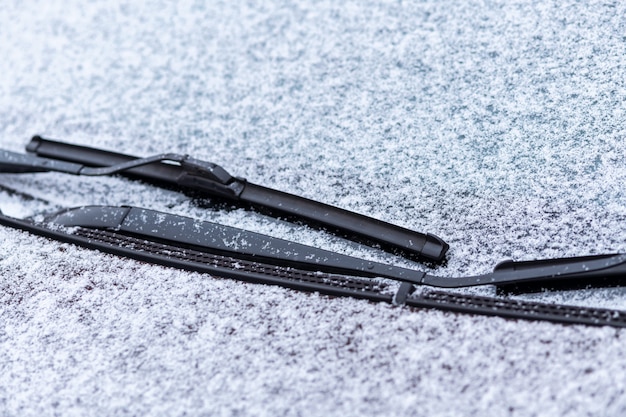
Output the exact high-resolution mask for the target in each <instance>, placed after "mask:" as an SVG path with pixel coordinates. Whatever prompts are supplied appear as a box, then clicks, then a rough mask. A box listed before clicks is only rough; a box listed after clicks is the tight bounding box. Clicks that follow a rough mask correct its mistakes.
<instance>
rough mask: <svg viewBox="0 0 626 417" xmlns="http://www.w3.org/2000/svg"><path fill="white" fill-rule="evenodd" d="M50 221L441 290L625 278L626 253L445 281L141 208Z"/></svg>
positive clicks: (71, 212) (77, 213) (78, 212)
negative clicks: (585, 279) (600, 278)
mask: <svg viewBox="0 0 626 417" xmlns="http://www.w3.org/2000/svg"><path fill="white" fill-rule="evenodd" d="M45 221H46V222H48V223H51V224H54V225H59V226H64V227H84V228H91V229H107V230H114V231H116V232H117V233H122V234H127V235H131V236H135V237H139V238H145V239H149V240H152V241H158V242H169V243H171V244H175V245H176V246H178V247H189V248H195V249H197V250H202V251H209V252H211V253H217V254H222V255H228V256H231V257H234V258H239V259H244V260H250V261H258V262H261V263H265V264H272V265H277V266H288V267H293V268H298V269H303V270H310V271H321V272H326V273H334V274H344V275H350V276H358V277H369V278H373V277H381V278H387V279H391V280H395V281H399V282H405V283H410V284H413V285H423V286H429V287H438V288H462V287H475V286H483V285H495V286H508V285H513V284H524V283H541V282H548V281H549V282H553V281H557V280H564V281H567V280H571V279H580V278H589V279H594V278H598V277H620V278H626V254H612V255H597V256H587V257H580V258H562V259H553V260H540V261H524V262H513V261H507V262H505V263H501V264H499V265H498V266H496V268H495V269H494V271H493V272H491V273H487V274H483V275H476V276H467V277H440V276H435V275H430V274H426V273H425V272H422V271H419V270H415V269H408V268H402V267H398V266H393V265H387V264H383V263H379V262H374V261H369V260H365V259H361V258H356V257H352V256H348V255H343V254H340V253H336V252H332V251H327V250H323V249H319V248H316V247H312V246H308V245H303V244H299V243H296V242H292V241H288V240H284V239H279V238H275V237H271V236H267V235H264V234H260V233H255V232H251V231H247V230H243V229H239V228H236V227H232V226H225V225H220V224H216V223H211V222H206V221H198V220H195V219H192V218H188V217H183V216H179V215H174V214H169V213H163V212H158V211H154V210H148V209H143V208H136V207H111V206H87V207H79V208H73V209H67V210H64V211H61V212H59V213H55V214H53V215H50V216H47V217H46V220H45Z"/></svg>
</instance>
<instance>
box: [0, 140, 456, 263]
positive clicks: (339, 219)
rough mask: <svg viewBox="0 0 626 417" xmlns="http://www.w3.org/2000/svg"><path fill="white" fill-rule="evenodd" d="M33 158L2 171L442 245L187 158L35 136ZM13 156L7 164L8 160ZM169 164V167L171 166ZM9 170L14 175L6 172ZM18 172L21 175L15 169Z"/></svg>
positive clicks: (359, 235)
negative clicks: (173, 195) (234, 206)
mask: <svg viewBox="0 0 626 417" xmlns="http://www.w3.org/2000/svg"><path fill="white" fill-rule="evenodd" d="M26 149H27V150H28V151H29V152H31V153H34V154H36V155H37V156H39V158H34V157H33V156H32V155H21V154H16V155H20V156H19V158H18V157H17V156H16V155H14V156H11V155H9V154H7V153H6V152H5V154H4V156H3V160H0V169H1V170H3V171H4V172H25V170H30V172H36V171H60V172H66V173H70V174H74V175H111V174H121V175H124V176H128V177H131V178H137V179H143V180H147V181H150V182H151V183H154V184H163V185H169V186H172V185H173V186H176V187H179V188H180V187H183V188H185V189H189V190H193V191H196V192H200V193H204V194H206V195H210V196H213V197H220V198H226V199H228V200H230V201H235V202H238V203H240V204H243V205H246V206H251V207H254V208H257V209H260V210H261V211H262V212H264V213H269V214H270V215H273V216H277V217H287V218H292V217H295V218H297V219H300V220H304V221H305V222H307V223H308V224H310V225H314V226H322V227H323V228H325V229H329V230H330V231H333V232H338V233H340V234H341V235H342V236H344V237H347V238H349V239H352V240H356V241H358V242H362V243H366V244H369V245H376V246H378V247H380V248H381V249H383V250H386V251H390V252H392V253H396V254H401V255H403V256H406V257H410V258H412V257H416V258H418V259H425V260H430V261H436V262H438V261H441V260H443V259H444V256H445V254H446V252H447V250H448V247H449V246H448V244H447V243H445V242H444V241H443V240H442V239H440V238H439V237H437V236H435V235H433V234H430V233H419V232H416V231H412V230H409V229H406V228H403V227H400V226H397V225H394V224H390V223H387V222H383V221H381V220H378V219H374V218H372V217H367V216H364V215H362V214H358V213H355V212H351V211H348V210H344V209H341V208H338V207H334V206H331V205H328V204H324V203H320V202H318V201H314V200H310V199H307V198H304V197H299V196H296V195H293V194H289V193H285V192H282V191H278V190H275V189H272V188H268V187H264V186H261V185H257V184H254V183H251V182H249V181H246V180H245V179H243V178H238V177H234V176H232V175H230V174H229V173H228V172H227V171H226V170H224V169H223V168H222V167H220V166H219V165H216V164H214V163H211V162H206V161H201V160H197V159H194V158H190V157H188V156H183V155H177V154H163V155H157V156H153V157H150V158H137V157H134V156H130V155H125V154H120V153H115V152H110V151H104V150H100V149H95V148H90V147H86V146H79V145H72V144H67V143H63V142H58V141H54V140H49V139H43V138H41V137H39V136H35V137H33V138H32V140H31V142H30V143H29V144H28V146H27V148H26ZM12 157H14V158H17V159H19V160H16V161H15V162H14V163H13V164H12V163H11V158H12ZM172 162H173V163H172ZM11 169H13V170H14V171H11ZM20 170H21V171H20Z"/></svg>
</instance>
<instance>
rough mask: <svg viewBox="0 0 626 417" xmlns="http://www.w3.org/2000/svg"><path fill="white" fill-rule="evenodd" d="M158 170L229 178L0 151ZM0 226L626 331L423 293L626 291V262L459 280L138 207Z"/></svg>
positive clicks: (232, 272) (616, 322) (557, 263)
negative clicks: (455, 290)
mask: <svg viewBox="0 0 626 417" xmlns="http://www.w3.org/2000/svg"><path fill="white" fill-rule="evenodd" d="M155 161H170V162H176V163H177V164H179V165H176V166H177V167H178V168H179V169H180V170H181V173H180V175H182V176H185V175H187V171H188V170H189V171H193V172H200V176H201V177H202V178H205V177H211V176H216V177H218V178H219V177H221V178H225V177H224V176H223V175H222V173H221V169H220V168H219V167H217V168H216V166H214V165H213V164H209V165H205V164H208V163H204V162H200V163H198V162H196V161H194V160H191V161H189V158H187V157H181V156H179V155H172V154H166V155H159V156H155V157H151V158H144V159H133V160H129V161H126V162H120V163H118V164H116V165H113V166H108V167H99V168H98V167H89V166H85V165H83V164H79V163H75V162H68V161H59V160H53V159H49V158H42V157H38V156H34V155H23V154H19V153H15V152H8V151H0V172H5V173H23V172H40V171H58V172H65V173H70V174H78V175H109V174H113V173H116V172H126V170H134V169H142V168H144V167H147V166H150V164H154V163H155ZM159 163H160V162H159ZM163 165H166V164H163ZM168 166H169V165H168ZM172 166H173V165H172ZM199 166H200V167H199ZM159 168H160V167H159ZM0 224H1V225H4V226H8V227H13V228H17V229H22V230H25V231H28V232H31V233H35V234H38V235H41V236H45V237H48V238H51V239H55V240H58V241H62V242H66V243H72V244H76V245H80V246H84V247H87V248H91V249H97V250H101V251H104V252H108V253H112V254H115V255H120V256H126V257H130V258H134V259H138V260H141V261H146V262H152V263H157V264H161V265H165V266H171V267H176V268H181V269H187V270H192V271H199V272H205V273H210V274H214V275H218V276H223V277H226V278H235V279H240V280H244V281H248V282H256V283H265V284H273V285H281V286H285V287H289V288H293V289H299V290H305V291H316V292H320V293H323V294H328V295H335V296H339V295H341V296H351V297H357V298H366V299H369V300H373V301H385V302H392V303H394V304H401V305H409V306H415V307H427V308H437V309H442V310H448V311H456V312H465V313H474V314H485V315H495V316H500V317H509V318H519V319H530V320H548V321H555V322H562V323H578V324H588V325H609V326H615V327H626V312H621V311H616V310H607V309H595V308H583V307H574V306H565V305H553V304H543V303H534V302H528V301H521V300H515V299H510V298H502V297H480V296H475V295H467V294H457V293H450V292H442V291H437V290H424V288H445V289H452V288H463V287H475V286H484V285H491V286H495V287H496V288H497V289H500V290H501V292H502V291H505V292H511V291H513V292H523V291H525V290H527V289H529V288H530V289H531V290H532V289H535V290H536V289H537V288H545V287H552V286H564V285H566V286H567V285H568V284H570V283H574V284H575V285H576V286H581V285H584V286H605V285H606V286H615V285H623V284H624V278H626V254H619V253H618V254H609V255H596V256H586V257H578V258H564V259H552V260H541V261H525V262H514V261H506V262H503V263H500V264H499V265H498V266H496V268H495V269H494V270H493V272H490V273H486V274H482V275H475V276H466V277H458V278H455V277H441V276H436V275H431V274H427V273H425V272H423V271H420V270H416V269H409V268H402V267H398V266H393V265H386V264H382V263H378V262H373V261H369V260H364V259H359V258H355V257H351V256H347V255H343V254H340V253H335V252H331V251H326V250H322V249H319V248H315V247H311V246H306V245H302V244H298V243H295V242H290V241H287V240H282V239H277V238H273V237H270V236H266V235H262V234H259V233H254V232H250V231H246V230H242V229H238V228H234V227H229V226H224V225H219V224H214V223H210V222H203V221H197V220H194V219H191V218H187V217H182V216H178V215H174V214H168V213H162V212H156V211H153V210H147V209H141V208H135V207H113V206H87V207H78V208H71V209H65V210H62V211H60V212H55V213H51V214H49V215H47V216H46V217H45V218H44V219H43V220H40V217H37V220H36V219H17V218H14V217H11V216H7V215H4V214H2V212H0ZM381 279H382V281H381ZM389 282H391V283H392V284H389Z"/></svg>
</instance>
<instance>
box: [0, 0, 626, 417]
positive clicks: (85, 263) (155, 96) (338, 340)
mask: <svg viewBox="0 0 626 417" xmlns="http://www.w3.org/2000/svg"><path fill="white" fill-rule="evenodd" d="M259 3H260V2H259ZM625 12H626V10H625V6H624V4H622V3H620V2H613V3H611V2H573V1H572V2H569V1H565V2H563V1H558V2H557V1H552V2H550V1H548V2H545V1H542V2H533V1H517V2H505V1H490V2H480V1H442V2H434V1H425V2H419V3H418V2H402V1H378V2H374V1H360V2H339V3H337V2H331V1H301V2H289V1H266V2H262V4H255V3H254V2H245V1H230V2H219V1H214V2H192V1H180V2H166V1H158V0H155V1H150V2H122V1H90V2H80V1H73V0H72V1H68V0H64V1H60V0H55V1H46V2H39V1H25V2H21V1H20V2H18V1H6V2H3V5H2V8H1V12H0V56H2V57H3V59H2V60H0V74H2V75H1V76H0V133H1V134H0V146H1V147H3V148H6V149H10V150H13V151H21V150H22V149H23V146H24V145H25V144H26V143H27V141H28V139H29V137H30V136H31V135H33V134H41V135H43V136H49V137H53V138H60V139H65V140H68V141H72V142H75V143H81V144H86V145H93V146H98V147H104V148H108V149H113V150H122V151H124V152H127V153H132V154H137V155H150V154H154V153H162V152H166V151H167V152H178V153H188V154H191V155H193V156H195V157H197V158H202V159H207V160H211V161H214V162H216V163H219V164H220V165H222V166H223V167H225V168H226V169H227V170H229V171H230V172H231V173H232V174H234V175H238V176H242V177H246V178H248V179H249V180H251V181H253V182H256V183H260V184H265V185H268V186H272V187H275V188H279V189H281V190H284V191H288V192H292V193H296V194H301V195H305V196H308V197H312V198H316V199H319V200H322V201H324V202H327V203H330V204H334V205H338V206H341V207H343V208H347V209H353V210H356V211H358V212H361V213H364V214H367V215H370V216H374V217H377V218H380V219H383V220H386V221H390V222H393V223H396V224H399V225H402V226H405V227H409V228H412V229H415V230H420V231H428V232H431V233H434V234H437V235H439V236H441V237H442V238H444V239H445V240H446V241H447V242H448V243H450V245H451V250H450V254H449V257H448V258H449V259H448V262H447V264H446V265H445V266H441V267H439V268H436V270H437V272H438V273H439V274H442V275H450V276H454V275H465V274H473V273H480V272H486V271H488V270H490V269H491V268H492V267H493V266H494V265H495V263H496V262H498V261H500V260H502V259H506V258H513V259H535V258H545V257H555V256H575V255H584V254H591V253H605V252H618V251H622V252H623V251H626V227H624V224H625V222H624V221H625V220H626V197H625V194H624V189H623V184H624V180H625V179H626V166H625V164H624V162H625V158H624V146H625V145H624V138H625V132H626V122H625V121H624V114H625V111H626V101H625V99H626V70H625V68H624V56H626V38H624V33H626V17H625ZM0 185H2V187H6V188H9V189H18V190H21V191H23V192H24V193H26V194H29V195H31V196H33V197H35V198H34V199H32V198H31V199H29V198H26V197H24V196H20V195H15V194H13V193H9V192H7V191H6V190H5V189H4V188H2V189H0V209H2V210H4V211H5V212H6V213H9V214H11V215H31V214H34V213H38V212H41V211H45V210H51V209H55V208H59V207H64V206H74V205H80V204H114V205H118V204H131V205H136V206H143V207H147V208H152V209H157V210H164V211H169V212H173V213H179V214H184V215H187V216H193V217H198V218H203V219H210V220H215V221H220V222H222V223H225V224H231V225H236V226H239V227H243V228H248V229H251V230H255V231H260V232H263V233H267V234H271V235H274V236H279V237H283V238H288V239H294V240H298V241H300V242H303V243H307V244H315V245H319V246H322V247H326V248H330V249H333V250H340V251H343V252H345V253H349V254H356V255H359V256H364V257H369V258H371V259H379V260H386V261H389V262H395V263H398V264H406V261H402V260H397V259H393V257H391V256H389V255H384V254H380V253H376V252H375V251H371V250H368V249H366V248H363V247H361V246H358V245H352V244H348V243H346V242H344V241H342V240H340V239H336V238H332V237H329V236H328V235H326V234H324V233H323V232H319V231H312V230H308V229H307V228H305V227H302V226H292V225H290V224H288V223H284V222H277V221H274V220H271V219H268V218H266V217H263V216H260V215H255V214H253V213H250V212H247V211H244V210H240V209H233V210H223V209H215V208H214V207H213V206H212V204H211V202H206V201H197V200H196V201H192V200H189V199H188V198H187V197H185V196H183V195H181V194H178V193H176V192H173V191H166V190H157V189H155V188H153V187H150V186H146V185H145V184H141V183H136V182H134V183H133V182H129V181H125V180H123V179H119V178H108V179H94V178H87V179H83V178H72V177H68V176H63V175H60V174H59V175H56V174H37V175H35V174H29V175H21V176H20V175H4V176H3V177H2V180H1V183H0ZM41 199H43V200H46V201H47V202H44V201H41ZM0 242H1V246H0V271H1V279H0V299H1V302H2V308H1V309H0V415H1V416H18V415H19V416H29V415H98V416H101V415H223V416H235V415H267V416H270V415H271V416H275V415H307V416H317V415H320V416H321V415H359V416H368V415H372V416H373V415H398V416H401V415H411V416H421V415H423V416H460V415H476V416H484V415H510V416H534V415H561V416H581V415H602V416H620V415H624V414H625V413H626V394H625V389H626V369H625V368H626V362H624V360H623V357H624V356H625V353H626V347H624V338H625V335H626V333H624V332H623V331H620V330H614V329H608V328H587V327H581V326H561V325H554V324H549V323H532V322H518V321H510V320H503V319H498V318H484V317H472V316H463V315H457V314H449V313H442V312H436V311H418V310H410V309H407V308H397V307H393V306H389V305H379V304H373V303H368V302H365V301H359V300H350V299H336V298H329V297H323V296H319V295H315V294H305V293H299V292H294V291H290V290H286V289H282V288H273V287H267V286H262V285H250V284H243V283H240V282H236V281H231V280H225V279H220V278H217V277H210V276H206V275H202V274H196V273H187V272H181V271H176V270H172V269H168V268H163V267H159V266H153V265H147V264H142V263H139V262H135V261H132V260H127V259H121V258H116V257H113V256H108V255H104V254H100V253H97V252H93V251H89V250H84V249H79V248H75V247H72V246H69V245H64V244H59V243H56V242H50V241H48V240H45V239H41V238H37V237H33V236H29V235H27V234H25V233H22V232H18V231H14V230H7V229H0ZM483 291H490V290H483ZM529 298H534V299H540V300H542V301H548V302H560V303H570V304H578V305H592V306H602V307H610V308H620V309H626V293H625V292H624V291H622V290H619V289H610V290H601V291H584V292H583V291H581V292H567V293H558V294H541V295H535V296H532V297H529ZM620 358H621V359H620Z"/></svg>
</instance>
